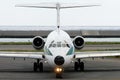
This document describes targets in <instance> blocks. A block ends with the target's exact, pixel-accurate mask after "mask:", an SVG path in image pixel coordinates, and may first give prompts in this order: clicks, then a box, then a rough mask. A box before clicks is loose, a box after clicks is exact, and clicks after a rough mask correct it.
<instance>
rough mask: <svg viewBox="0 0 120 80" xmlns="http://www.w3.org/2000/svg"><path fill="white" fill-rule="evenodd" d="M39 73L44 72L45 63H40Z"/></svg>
mask: <svg viewBox="0 0 120 80" xmlns="http://www.w3.org/2000/svg"><path fill="white" fill-rule="evenodd" d="M39 71H40V72H43V63H42V62H40V64H39Z"/></svg>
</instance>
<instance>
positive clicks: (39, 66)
mask: <svg viewBox="0 0 120 80" xmlns="http://www.w3.org/2000/svg"><path fill="white" fill-rule="evenodd" d="M38 69H39V71H40V72H43V63H42V62H40V60H39V59H38V60H37V62H34V64H33V70H34V71H35V72H37V70H38Z"/></svg>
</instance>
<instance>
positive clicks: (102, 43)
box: [0, 42, 120, 45]
mask: <svg viewBox="0 0 120 80" xmlns="http://www.w3.org/2000/svg"><path fill="white" fill-rule="evenodd" d="M106 44H109V45H110V44H120V42H85V45H106ZM0 45H32V42H0Z"/></svg>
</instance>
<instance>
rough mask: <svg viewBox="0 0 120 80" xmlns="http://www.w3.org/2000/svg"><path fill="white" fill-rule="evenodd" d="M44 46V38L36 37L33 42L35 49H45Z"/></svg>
mask: <svg viewBox="0 0 120 80" xmlns="http://www.w3.org/2000/svg"><path fill="white" fill-rule="evenodd" d="M44 44H45V42H44V40H43V38H42V37H40V36H36V37H35V38H34V39H33V42H32V45H33V47H34V48H35V49H42V48H43V47H44Z"/></svg>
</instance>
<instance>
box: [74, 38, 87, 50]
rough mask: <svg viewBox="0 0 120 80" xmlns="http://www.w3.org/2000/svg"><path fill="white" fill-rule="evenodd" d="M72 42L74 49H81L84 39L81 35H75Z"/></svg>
mask: <svg viewBox="0 0 120 80" xmlns="http://www.w3.org/2000/svg"><path fill="white" fill-rule="evenodd" d="M73 44H74V46H75V48H76V49H82V48H83V47H84V44H85V41H84V39H83V37H82V36H76V37H75V38H74V39H73Z"/></svg>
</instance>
